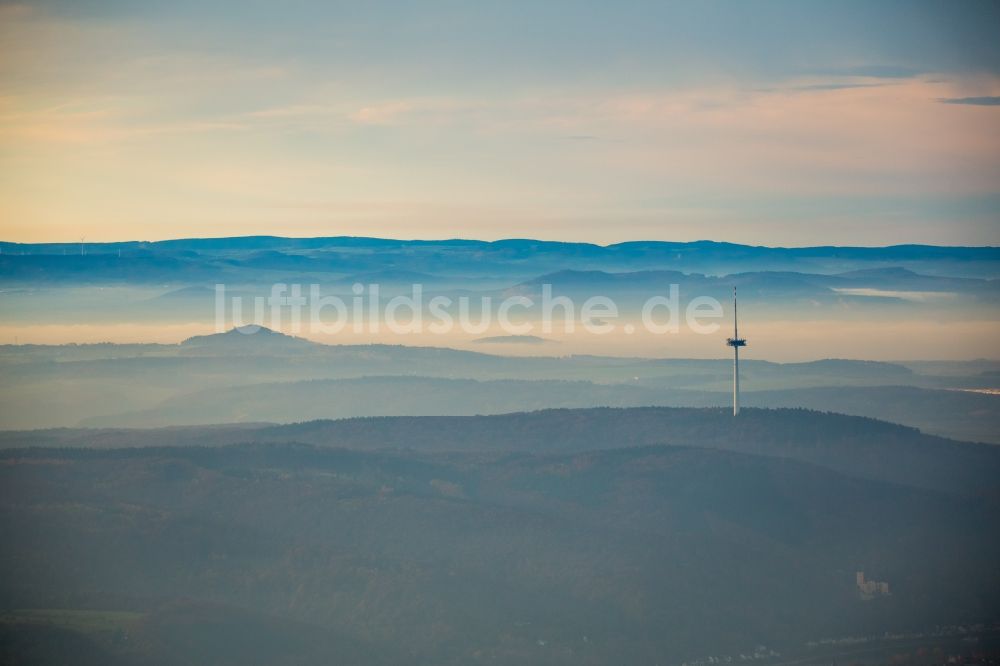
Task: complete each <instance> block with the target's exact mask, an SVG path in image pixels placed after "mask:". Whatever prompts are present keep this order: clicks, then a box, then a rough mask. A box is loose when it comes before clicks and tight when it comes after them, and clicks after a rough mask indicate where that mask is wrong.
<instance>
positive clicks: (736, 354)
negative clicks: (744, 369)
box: [726, 287, 747, 416]
mask: <svg viewBox="0 0 1000 666" xmlns="http://www.w3.org/2000/svg"><path fill="white" fill-rule="evenodd" d="M726 344H727V345H728V346H730V347H732V348H733V416H738V415H739V413H740V347H746V346H747V341H746V340H745V339H744V338H741V337H740V331H739V323H738V322H737V317H736V287H733V337H731V338H727V339H726Z"/></svg>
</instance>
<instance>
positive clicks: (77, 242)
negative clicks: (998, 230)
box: [0, 234, 1000, 250]
mask: <svg viewBox="0 0 1000 666" xmlns="http://www.w3.org/2000/svg"><path fill="white" fill-rule="evenodd" d="M250 239H261V240H264V239H270V240H289V241H320V240H355V241H357V240H361V241H383V242H398V243H414V244H434V243H441V244H446V243H465V244H481V245H495V244H500V243H517V242H521V243H541V244H554V245H585V246H589V247H595V248H602V249H606V248H613V247H619V246H622V245H635V244H659V245H731V246H737V247H751V248H764V249H774V250H806V249H822V248H844V249H872V250H884V249H891V248H905V247H920V248H948V249H955V248H962V249H992V250H998V249H1000V245H940V244H934V243H896V244H893V245H831V244H819V245H751V244H747V243H735V242H732V241H725V240H713V239H698V240H692V241H675V240H662V239H650V238H640V239H635V240H626V241H619V242H616V243H605V244H602V243H594V242H589V241H574V240H549V239H542V238H526V237H509V238H497V239H494V240H485V239H481V238H463V237H458V236H452V237H442V238H396V237H386V236H350V235H335V236H279V235H273V234H250V235H236V236H186V237H171V238H159V239H156V240H138V239H128V240H100V241H86V240H63V241H8V240H0V245H11V246H45V245H68V246H74V247H79V246H81V245H83V246H95V245H153V244H168V243H184V242H197V241H225V240H250Z"/></svg>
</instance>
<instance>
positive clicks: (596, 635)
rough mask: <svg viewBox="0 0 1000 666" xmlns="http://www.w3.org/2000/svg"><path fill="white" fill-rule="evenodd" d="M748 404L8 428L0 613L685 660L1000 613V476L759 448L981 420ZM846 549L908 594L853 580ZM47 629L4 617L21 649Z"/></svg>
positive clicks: (213, 640)
mask: <svg viewBox="0 0 1000 666" xmlns="http://www.w3.org/2000/svg"><path fill="white" fill-rule="evenodd" d="M747 417H748V418H747V419H746V420H745V421H744V423H745V425H743V424H741V426H740V428H730V430H729V433H730V435H731V436H733V437H734V438H733V441H731V442H729V443H726V442H723V441H721V440H720V439H718V438H719V437H720V436H721V433H722V432H723V429H722V426H720V425H718V424H713V423H712V422H713V415H712V414H711V412H707V411H705V410H582V411H571V410H557V411H549V412H540V413H536V414H524V415H509V416H505V417H481V418H471V419H466V418H462V419H435V418H428V419H354V420H351V421H344V422H319V423H312V424H302V425H300V426H284V427H277V428H274V427H267V428H263V429H259V430H250V429H243V430H239V431H236V430H225V429H223V430H220V431H218V432H228V433H229V434H230V435H231V434H232V433H233V432H238V434H239V435H240V436H246V435H251V434H252V435H253V436H255V437H271V438H273V439H274V441H273V442H272V443H256V444H240V445H227V446H214V447H206V446H180V447H179V446H171V447H163V446H153V447H146V448H115V449H89V448H74V449H67V448H61V449H56V448H39V447H34V448H31V449H20V450H6V451H3V452H2V453H0V529H2V530H3V533H4V535H5V538H4V539H3V541H2V543H0V563H2V566H3V568H2V571H3V575H2V576H0V598H2V599H3V600H4V606H5V607H6V608H8V609H12V610H9V611H6V612H5V614H4V615H3V616H0V620H2V621H0V628H4V630H5V631H7V639H4V640H9V639H10V635H9V634H10V631H9V628H10V627H11V626H22V627H23V626H30V627H33V628H34V629H33V631H34V632H36V634H37V633H39V632H40V633H41V634H42V636H43V638H39V639H38V640H39V641H41V642H42V643H43V644H45V645H49V646H52V645H57V646H58V645H63V644H66V645H68V646H69V647H65V649H67V650H69V649H73V650H74V651H75V650H76V648H72V644H73V641H79V640H82V639H81V638H80V637H81V636H82V637H84V638H86V640H87V641H88V645H89V646H90V647H89V648H88V649H90V650H91V651H94V650H97V651H103V652H104V653H105V654H107V655H110V657H113V658H114V659H116V660H120V661H121V662H122V663H157V664H159V663H162V664H175V663H184V664H270V663H278V661H280V662H281V663H294V664H320V663H357V664H369V663H370V664H378V663H414V664H468V663H536V664H581V663H583V664H603V663H612V662H614V663H677V664H679V663H681V662H682V661H685V660H690V659H695V658H705V657H707V656H710V655H738V654H739V653H740V652H744V653H748V652H753V651H754V650H755V649H756V648H757V646H761V645H763V646H767V649H768V650H774V651H776V652H781V653H782V654H799V653H802V652H803V651H805V652H806V653H808V651H809V649H810V648H808V647H807V646H806V645H805V644H806V643H807V642H808V641H810V640H816V639H821V638H824V637H840V636H847V635H872V634H881V633H883V632H886V631H892V632H894V631H925V630H928V628H930V627H933V626H935V625H950V624H973V623H976V622H980V621H989V620H993V619H996V613H997V610H998V609H997V607H996V604H995V601H996V599H997V598H998V597H997V594H998V592H1000V579H998V576H997V572H996V569H995V566H993V565H994V563H995V561H996V558H997V557H998V556H1000V544H998V540H997V538H996V536H995V530H992V529H991V527H992V526H993V522H994V521H993V516H994V515H995V514H994V513H993V512H994V511H995V509H996V506H997V504H996V502H995V499H991V498H990V497H989V496H988V495H989V493H971V494H970V493H967V492H963V489H961V488H951V489H950V490H941V489H938V490H928V489H924V488H920V487H917V485H901V484H899V483H890V482H885V481H880V480H875V479H872V478H865V477H870V476H871V475H870V474H868V473H867V472H865V471H864V470H862V469H859V468H854V469H853V470H851V471H849V472H838V471H834V470H833V469H830V468H829V466H824V465H822V464H810V463H806V462H801V461H798V460H794V459H793V458H791V457H787V456H786V457H777V456H776V455H758V454H756V453H752V452H751V450H752V449H753V448H755V447H756V448H760V447H762V446H764V445H765V442H771V443H772V444H774V445H775V446H777V445H778V443H779V442H785V446H786V449H785V450H786V451H788V450H791V449H792V448H795V447H798V448H801V449H803V450H814V449H815V450H824V449H825V450H827V455H832V451H833V450H834V449H836V448H837V446H838V444H839V443H840V442H843V441H846V439H847V436H848V435H849V439H850V440H852V441H859V442H861V443H862V445H864V446H872V447H875V446H876V443H878V442H882V443H886V442H888V443H890V444H888V445H886V446H888V447H889V448H888V449H886V453H885V455H889V453H888V452H890V451H891V452H892V454H893V455H896V454H900V453H901V452H902V451H904V450H905V449H904V448H902V447H911V451H912V452H915V453H916V454H917V455H926V454H927V451H933V450H935V449H936V448H937V447H956V448H958V449H960V450H964V448H965V447H970V449H969V450H971V451H974V452H976V454H975V455H982V452H983V451H989V452H992V449H991V448H989V447H984V448H983V449H980V447H976V446H975V445H964V444H960V443H957V442H950V441H946V440H936V439H933V438H924V437H923V436H921V435H919V434H918V433H915V432H914V431H912V430H909V429H905V428H899V427H897V426H892V425H890V424H884V423H879V422H875V421H871V420H868V419H845V418H844V417H836V418H834V417H830V416H826V415H821V414H815V413H809V412H796V411H779V412H773V413H772V412H763V411H757V410H751V411H748V412H747ZM626 420H627V421H631V422H633V423H635V424H636V425H635V427H634V428H633V429H632V430H629V429H623V428H622V424H623V423H624V422H625V421H626ZM449 422H451V423H452V424H453V425H452V426H449ZM601 422H607V424H608V425H607V426H606V428H601V427H600V426H599V424H600V423H601ZM667 422H672V423H673V424H674V426H673V429H672V430H671V429H669V428H668V429H667V432H665V433H663V434H664V435H665V438H664V441H671V440H676V438H681V437H683V439H685V440H686V441H687V443H688V444H689V445H681V443H680V442H679V441H674V442H673V445H667V446H648V445H639V444H640V442H641V440H642V439H643V436H642V433H643V431H644V430H645V429H647V428H649V429H661V427H662V426H663V424H664V423H667ZM730 422H731V419H730ZM699 423H700V424H701V425H699ZM640 424H642V425H640ZM810 424H811V425H810ZM837 426H839V427H840V429H841V431H840V433H839V434H837V433H834V432H833V430H834V429H835V427H837ZM618 430H623V432H622V433H621V437H620V438H618V439H615V438H614V437H613V436H612V434H611V433H613V432H617V431H618ZM738 430H742V434H738ZM184 431H186V429H182V432H181V434H180V436H181V438H183V432H184ZM431 431H435V432H437V433H439V439H438V440H437V441H439V442H440V445H438V446H433V447H429V446H427V444H426V436H427V433H429V432H431ZM124 432H129V433H131V434H130V437H132V438H134V439H135V440H137V439H139V438H141V437H142V432H141V431H124ZM529 432H533V433H536V434H535V435H534V436H532V437H530V438H529V437H526V436H525V435H526V433H529ZM404 433H408V434H404ZM559 433H563V434H562V435H560V434H559ZM61 434H66V433H61ZM175 434H177V433H175ZM202 436H203V435H202ZM648 436H649V433H647V435H646V437H647V438H649V437H648ZM286 437H287V438H290V439H310V440H317V441H318V440H322V441H323V442H324V443H325V445H324V446H316V445H311V444H303V443H292V442H288V443H280V442H279V441H278V440H279V439H282V438H286ZM713 438H715V439H713ZM574 441H575V442H577V445H576V446H573V445H572V444H571V442H574ZM542 442H545V443H546V444H547V445H542V444H541V443H542ZM136 443H139V442H137V441H136ZM695 443H697V444H698V445H699V446H698V447H693V446H691V445H690V444H695ZM751 443H753V445H752V446H751ZM411 444H412V445H413V446H410V445H411ZM602 444H603V446H602ZM720 445H727V446H731V447H732V448H740V447H742V448H744V449H745V450H744V451H726V450H721V449H719V448H717V447H718V446H720ZM349 446H353V447H355V448H353V449H351V448H344V447H349ZM449 446H451V447H453V449H461V450H450V451H448V450H446V449H448V448H449ZM608 446H617V447H621V448H617V449H615V450H607V447H608ZM893 447H900V448H893ZM375 448H378V449H379V450H374V449H375ZM584 449H589V450H584ZM924 449H926V451H924V452H923V453H921V451H922V450H924ZM777 450H778V449H775V451H777ZM857 455H858V451H857V450H848V451H844V452H843V457H844V459H848V458H853V457H856V456H857ZM959 459H960V460H961V459H962V457H961V455H960V456H959ZM967 462H968V461H967ZM840 464H841V466H845V467H850V466H849V465H844V464H843V463H842V462H841V463H840ZM977 464H980V465H983V464H993V465H995V464H996V460H995V458H992V457H989V456H986V457H982V458H981V459H979V460H978V462H977ZM941 471H942V474H949V473H951V472H954V469H952V470H951V472H949V471H948V470H941ZM985 471H986V472H992V473H993V474H994V476H993V478H994V479H995V478H997V477H996V475H995V468H994V469H992V470H985ZM966 473H970V470H966ZM918 477H919V474H917V475H916V476H914V477H913V478H918ZM950 480H951V481H954V478H952V479H950ZM994 483H995V481H994ZM942 485H943V486H946V487H947V486H950V485H952V484H950V483H945V484H942ZM857 570H864V571H867V572H868V573H869V575H870V576H873V577H876V578H877V579H879V580H887V581H889V582H890V584H891V586H892V592H893V593H892V595H891V596H889V597H884V598H878V599H874V600H871V601H863V600H861V599H860V598H859V597H858V595H857V591H856V588H855V585H854V572H855V571H857ZM30 608H35V609H40V610H36V611H30V612H29V611H27V610H24V609H30ZM13 609H20V610H13ZM44 609H80V610H79V611H76V612H77V614H76V615H70V616H68V619H67V616H65V614H63V615H60V614H59V613H57V612H55V611H49V610H44ZM79 613H83V616H82V617H81V616H80V615H79ZM46 632H51V633H52V634H53V636H49V635H48V634H46ZM60 632H61V633H60ZM67 632H68V633H67ZM4 635H5V634H3V633H0V637H2V636H4ZM32 635H34V634H31V633H30V632H29V633H27V634H25V633H24V632H15V634H14V636H15V637H16V638H17V641H20V642H19V643H18V645H20V648H18V649H22V650H28V649H31V646H30V645H27V646H26V645H25V642H26V641H27V642H28V643H30V640H31V637H32ZM45 636H49V637H48V638H45ZM10 645H11V644H9V643H8V644H7V646H8V647H9V646H10ZM255 645H258V646H260V648H259V649H258V648H255V647H254V646H255ZM264 646H270V647H269V648H268V649H264ZM14 647H17V646H16V645H15V646H14ZM14 647H11V648H10V649H14ZM53 649H54V648H53ZM81 654H83V652H81ZM278 655H281V657H280V658H279V657H278ZM276 660H277V661H276ZM45 663H59V662H58V660H52V661H49V662H45ZM95 663H96V662H95ZM106 663H115V662H112V661H107V662H106Z"/></svg>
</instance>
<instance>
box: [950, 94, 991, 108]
mask: <svg viewBox="0 0 1000 666" xmlns="http://www.w3.org/2000/svg"><path fill="white" fill-rule="evenodd" d="M938 101H939V102H941V103H942V104H969V105H972V106H1000V97H991V96H986V97H942V98H940V99H938Z"/></svg>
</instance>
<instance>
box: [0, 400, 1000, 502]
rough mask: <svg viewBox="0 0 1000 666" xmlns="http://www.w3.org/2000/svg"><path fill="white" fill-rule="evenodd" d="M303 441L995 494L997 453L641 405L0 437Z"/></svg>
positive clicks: (74, 442) (873, 432) (850, 420)
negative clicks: (718, 464)
mask: <svg viewBox="0 0 1000 666" xmlns="http://www.w3.org/2000/svg"><path fill="white" fill-rule="evenodd" d="M245 442H258V443H290V442H295V443H305V444H312V445H316V446H323V447H336V448H347V449H355V450H368V451H372V450H381V449H406V450H414V451H422V452H452V451H462V452H471V453H489V454H492V455H499V454H506V453H515V452H517V453H522V452H529V453H541V454H553V453H575V452H581V451H592V450H602V449H617V448H626V447H633V446H644V445H669V446H685V447H698V448H713V449H725V450H731V451H737V452H742V453H753V454H760V455H766V456H771V457H776V458H784V459H792V460H797V461H801V462H807V463H811V464H814V465H820V466H823V467H827V468H829V469H832V470H835V471H838V472H841V473H847V474H850V475H852V476H856V477H858V478H865V479H874V480H881V481H889V482H892V483H899V484H905V485H910V486H914V487H919V488H925V489H934V490H939V491H947V492H954V493H959V494H962V495H978V496H984V497H993V498H996V497H1000V491H998V484H997V482H996V479H998V478H1000V448H997V447H995V446H992V445H986V444H974V443H968V442H958V441H955V440H950V439H946V438H942V437H935V436H931V435H926V434H923V433H921V432H920V431H918V430H916V429H914V428H908V427H905V426H900V425H895V424H892V423H887V422H884V421H878V420H875V419H870V418H864V417H854V416H845V415H842V414H831V413H825V412H817V411H811V410H805V409H746V410H744V411H743V412H742V413H741V414H740V417H739V418H735V419H734V418H733V416H732V413H731V411H730V410H728V409H726V408H701V409H695V408H671V407H639V408H628V409H617V408H593V409H552V410H542V411H537V412H522V413H514V414H502V415H495V416H425V417H377V418H353V419H343V420H336V421H310V422H305V423H298V424H290V425H267V424H261V425H239V426H213V427H187V428H161V429H151V430H141V429H94V430H90V429H57V430H43V431H26V432H13V431H9V432H0V447H3V448H8V449H10V448H25V447H60V448H62V447H74V448H80V447H85V448H107V447H150V446H154V447H155V446H160V447H162V446H187V445H201V446H217V445H225V444H237V443H245Z"/></svg>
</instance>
